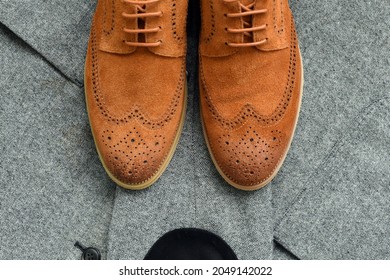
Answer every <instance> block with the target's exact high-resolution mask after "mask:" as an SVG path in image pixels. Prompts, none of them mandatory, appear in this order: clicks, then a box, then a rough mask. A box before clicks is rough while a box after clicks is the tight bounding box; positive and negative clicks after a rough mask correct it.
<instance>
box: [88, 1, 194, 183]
mask: <svg viewBox="0 0 390 280" xmlns="http://www.w3.org/2000/svg"><path fill="white" fill-rule="evenodd" d="M186 14H187V1H184V0H180V1H179V0H178V1H175V0H171V1H166V0H99V1H98V5H97V9H96V13H95V16H94V19H93V23H92V29H91V35H90V41H89V46H88V53H87V59H86V67H85V95H86V103H87V109H88V115H89V120H90V124H91V128H92V134H93V136H94V140H95V144H96V147H97V151H98V154H99V157H100V159H101V161H102V163H103V166H104V168H105V170H106V171H107V173H108V175H109V176H110V177H111V179H112V180H114V181H115V182H116V183H117V184H118V185H120V186H121V187H124V188H127V189H135V190H139V189H143V188H146V187H148V186H150V185H151V184H152V183H154V182H155V181H156V180H157V179H158V178H159V177H160V175H161V174H162V172H163V171H164V170H165V168H166V167H167V165H168V163H169V161H170V160H171V158H172V156H173V153H174V151H175V148H176V145H177V143H178V140H179V136H180V133H181V130H182V126H183V121H184V115H185V101H186V82H185V80H186V77H185V52H186V32H185V24H186Z"/></svg>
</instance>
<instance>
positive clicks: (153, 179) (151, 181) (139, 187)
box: [84, 72, 187, 190]
mask: <svg viewBox="0 0 390 280" xmlns="http://www.w3.org/2000/svg"><path fill="white" fill-rule="evenodd" d="M84 73H85V72H84ZM84 80H85V77H84ZM84 93H85V100H86V101H87V102H86V107H87V113H88V119H89V120H90V116H89V108H88V96H87V92H86V86H85V85H84ZM183 103H184V104H183V111H182V113H181V117H180V123H179V127H178V130H177V133H176V136H175V139H174V141H173V144H172V147H171V149H170V150H169V153H168V155H167V156H166V158H165V160H164V161H163V163H162V164H161V166H160V168H159V169H158V170H157V172H156V173H155V174H154V175H153V176H152V177H151V178H149V179H148V180H147V181H145V182H143V183H140V184H126V183H124V182H122V181H120V180H118V179H117V178H116V177H115V176H114V175H113V174H112V173H111V172H110V170H109V169H108V168H107V166H106V164H105V163H104V160H103V157H102V156H101V154H100V151H99V149H98V147H97V145H96V140H95V135H94V134H93V130H92V127H91V133H92V137H93V141H94V143H95V147H96V151H97V153H98V155H99V159H100V162H101V163H102V165H103V168H104V170H105V171H106V173H107V174H108V176H109V177H110V178H111V180H112V181H114V182H115V183H116V184H117V185H118V186H120V187H122V188H124V189H127V190H143V189H146V188H148V187H150V186H151V185H153V184H154V183H155V182H156V181H157V180H158V179H159V178H160V177H161V175H162V174H163V173H164V171H165V169H166V168H167V167H168V165H169V163H170V161H171V159H172V157H173V155H174V153H175V151H176V147H177V144H178V143H179V140H180V135H181V132H182V130H183V126H184V120H185V116H186V109H187V83H185V89H184V99H183Z"/></svg>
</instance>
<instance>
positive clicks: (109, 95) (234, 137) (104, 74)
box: [85, 0, 303, 190]
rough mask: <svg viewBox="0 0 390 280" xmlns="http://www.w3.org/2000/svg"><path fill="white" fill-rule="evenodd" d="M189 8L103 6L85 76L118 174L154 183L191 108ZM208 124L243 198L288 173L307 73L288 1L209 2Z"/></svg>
mask: <svg viewBox="0 0 390 280" xmlns="http://www.w3.org/2000/svg"><path fill="white" fill-rule="evenodd" d="M187 1H188V0H99V1H98V5H97V9H96V13H95V16H94V19H93V23H92V29H91V35H90V41H89V46H88V53H87V59H86V68H85V93H86V102H87V109H88V114H89V119H90V123H91V127H92V134H93V137H94V140H95V144H96V147H97V151H98V153H99V157H100V159H101V161H102V164H103V166H104V168H105V170H106V171H107V173H108V175H109V176H110V177H111V178H112V180H114V181H115V182H116V183H117V184H118V185H120V186H121V187H124V188H126V189H134V190H139V189H144V188H146V187H148V186H150V185H151V184H153V183H154V182H155V181H156V180H157V179H158V178H159V177H160V176H161V174H162V173H163V171H164V170H165V169H166V167H167V165H168V163H169V161H170V160H171V158H172V156H173V154H174V151H175V148H176V145H177V143H178V141H179V137H180V133H181V131H182V127H183V122H184V116H185V110H186V91H187V89H186V74H185V73H186V69H185V56H186V15H187V5H188V2H187ZM201 6H202V7H201V8H202V9H201V10H202V30H201V38H200V46H199V50H200V56H199V59H200V66H199V68H200V69H199V83H200V99H201V116H202V124H203V130H204V135H205V139H206V142H207V146H208V148H209V151H210V155H211V158H212V160H213V162H214V164H215V166H216V168H217V169H218V171H219V173H220V174H221V175H222V177H223V178H224V179H225V180H226V181H227V182H228V183H229V184H231V185H232V186H234V187H236V188H238V189H242V190H256V189H259V188H261V187H263V186H265V185H266V184H267V183H268V182H270V181H271V180H272V178H273V177H274V176H275V175H276V173H277V172H278V170H279V169H280V167H281V165H282V163H283V161H284V159H285V157H286V154H287V151H288V149H289V147H290V144H291V140H292V137H293V134H294V130H295V127H296V123H297V119H298V113H299V107H300V103H301V95H302V85H303V71H302V63H301V57H300V52H299V47H298V42H297V37H296V33H295V27H294V21H293V17H292V14H291V11H290V9H289V6H288V1H287V0H280V1H275V0H273V1H271V0H201Z"/></svg>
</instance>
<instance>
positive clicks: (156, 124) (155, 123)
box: [91, 26, 185, 129]
mask: <svg viewBox="0 0 390 280" xmlns="http://www.w3.org/2000/svg"><path fill="white" fill-rule="evenodd" d="M91 35H92V87H93V93H94V94H93V95H94V100H95V102H96V105H97V107H98V108H99V111H100V112H101V114H102V115H103V117H104V118H105V119H106V120H108V121H110V122H114V123H116V124H117V125H119V124H126V123H128V121H129V120H131V119H133V118H135V119H137V120H138V122H139V123H141V124H142V125H144V126H146V127H148V128H149V129H159V128H161V127H163V126H164V125H165V124H166V123H168V122H169V121H170V120H171V119H172V116H173V115H174V114H175V112H176V111H177V108H178V107H179V106H178V104H179V101H180V97H181V95H182V92H183V90H184V75H185V68H184V67H185V60H184V59H183V63H182V66H181V74H180V77H179V81H178V85H177V87H176V91H175V94H174V96H173V97H172V99H171V102H170V105H169V106H168V109H167V110H166V112H165V113H164V114H163V115H162V117H161V118H159V119H157V120H152V119H150V118H149V117H148V116H147V114H145V113H142V110H141V109H140V108H139V107H138V106H136V105H134V106H133V108H132V109H131V110H130V111H129V112H127V113H124V114H123V115H122V116H119V117H117V116H113V115H112V114H111V113H110V111H109V110H108V109H107V108H105V107H106V106H105V101H104V96H103V94H102V93H101V89H100V86H99V71H98V65H97V64H98V55H97V40H96V33H95V30H94V26H93V27H92V33H91Z"/></svg>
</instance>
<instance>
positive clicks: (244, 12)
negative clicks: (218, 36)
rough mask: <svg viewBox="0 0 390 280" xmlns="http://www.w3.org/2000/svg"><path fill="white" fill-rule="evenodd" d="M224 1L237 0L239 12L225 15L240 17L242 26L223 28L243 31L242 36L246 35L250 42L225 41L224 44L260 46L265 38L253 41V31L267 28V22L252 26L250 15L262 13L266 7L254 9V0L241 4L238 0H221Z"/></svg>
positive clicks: (265, 10) (231, 31) (234, 31)
mask: <svg viewBox="0 0 390 280" xmlns="http://www.w3.org/2000/svg"><path fill="white" fill-rule="evenodd" d="M223 1H224V2H225V3H232V2H237V1H238V2H239V5H240V12H238V13H229V14H225V16H226V17H230V18H237V17H242V19H243V23H244V28H225V30H226V31H227V32H230V33H243V34H244V36H247V37H248V38H250V40H251V42H244V43H231V42H226V44H227V45H228V46H230V47H254V46H260V45H262V44H264V43H265V42H267V40H268V39H267V38H266V39H263V40H261V41H256V42H253V32H254V31H259V30H264V29H266V28H267V24H263V25H261V26H252V16H254V15H259V14H264V13H266V12H267V9H261V10H255V1H253V2H252V3H250V4H248V5H244V4H242V3H241V2H240V1H239V0H223Z"/></svg>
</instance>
